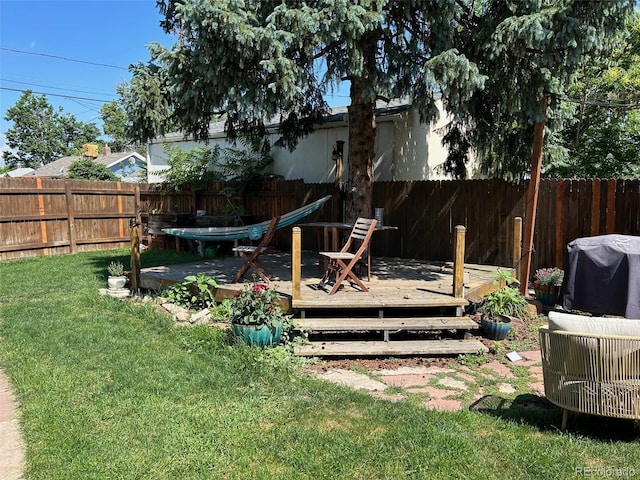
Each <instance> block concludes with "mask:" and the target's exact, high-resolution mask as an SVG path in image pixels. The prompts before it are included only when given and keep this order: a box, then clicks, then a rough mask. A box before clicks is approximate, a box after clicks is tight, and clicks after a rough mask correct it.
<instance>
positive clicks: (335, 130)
mask: <svg viewBox="0 0 640 480" xmlns="http://www.w3.org/2000/svg"><path fill="white" fill-rule="evenodd" d="M447 121H448V119H447V118H445V117H444V115H443V116H442V118H441V119H439V120H438V121H437V122H436V123H435V124H434V125H431V126H430V125H425V124H421V123H420V118H419V115H418V113H417V112H416V111H415V110H414V109H409V110H407V111H405V112H403V113H401V114H396V115H389V116H383V117H379V118H378V120H377V131H376V141H375V155H376V156H375V159H374V180H375V181H393V180H397V181H409V180H439V179H445V178H446V177H445V176H444V175H441V174H438V173H437V172H436V171H434V167H436V166H437V165H439V164H441V163H442V162H444V161H445V159H446V155H447V150H446V149H445V148H444V147H443V146H442V144H441V138H442V137H441V135H440V134H439V133H438V132H437V129H438V128H439V127H441V126H443V125H444V124H445V123H446V122H447ZM277 138H278V137H277V135H276V134H273V135H271V143H272V144H273V143H274V142H275V141H276V140H277ZM338 140H343V141H344V142H345V145H344V178H343V180H344V181H346V180H347V179H348V175H349V158H348V151H349V144H348V140H349V134H348V124H347V122H346V121H339V122H331V123H327V124H324V125H322V126H320V127H318V128H317V129H316V130H315V131H314V132H313V133H312V134H311V135H309V136H307V137H305V138H302V139H301V140H300V141H299V143H298V146H297V148H296V149H295V150H294V151H293V152H289V151H288V150H287V149H284V148H278V147H275V148H274V149H273V151H272V154H273V157H274V163H273V165H272V168H271V172H272V173H274V174H276V175H281V176H282V177H284V179H286V180H293V179H303V180H304V181H305V182H307V183H325V182H333V181H334V179H335V173H336V172H335V170H336V162H335V161H334V160H333V159H332V151H333V147H334V145H335V144H336V142H337V141H338ZM166 144H169V145H176V144H178V145H180V146H181V147H182V148H183V149H185V150H191V149H192V148H194V147H196V146H198V145H203V144H202V143H201V142H200V143H199V142H194V141H191V140H184V138H183V137H182V136H181V135H177V134H172V135H170V136H167V137H164V138H163V139H158V140H154V141H153V142H151V143H149V144H148V146H147V150H148V166H147V171H148V175H149V183H157V182H161V181H163V179H164V177H163V174H162V170H165V169H166V168H167V164H166V154H165V145H166ZM210 144H219V145H220V146H221V147H223V148H224V147H228V146H231V145H230V144H229V142H227V141H226V138H225V135H224V133H223V132H217V133H215V134H212V137H211V139H210Z"/></svg>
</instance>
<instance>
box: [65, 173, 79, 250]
mask: <svg viewBox="0 0 640 480" xmlns="http://www.w3.org/2000/svg"><path fill="white" fill-rule="evenodd" d="M64 195H65V200H66V204H67V205H66V206H67V222H68V224H69V250H70V252H71V253H75V252H76V249H77V247H76V219H75V214H74V209H73V192H72V191H71V183H69V181H65V182H64Z"/></svg>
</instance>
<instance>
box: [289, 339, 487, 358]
mask: <svg viewBox="0 0 640 480" xmlns="http://www.w3.org/2000/svg"><path fill="white" fill-rule="evenodd" d="M487 350H488V349H487V347H485V346H484V345H483V344H482V342H480V341H478V340H451V339H446V340H402V341H393V342H384V341H361V342H356V341H345V342H311V343H309V344H306V345H299V346H296V347H295V348H294V353H295V354H296V355H298V356H308V357H315V356H322V357H331V356H334V357H349V356H351V357H365V356H395V355H458V354H461V353H478V352H486V351H487Z"/></svg>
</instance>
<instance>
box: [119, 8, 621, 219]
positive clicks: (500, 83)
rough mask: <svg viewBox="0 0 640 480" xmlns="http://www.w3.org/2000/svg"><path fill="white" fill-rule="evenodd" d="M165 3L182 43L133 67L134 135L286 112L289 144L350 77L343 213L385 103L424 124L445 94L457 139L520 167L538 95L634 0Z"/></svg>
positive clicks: (358, 184) (557, 87) (359, 211)
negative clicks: (395, 102) (404, 103)
mask: <svg viewBox="0 0 640 480" xmlns="http://www.w3.org/2000/svg"><path fill="white" fill-rule="evenodd" d="M157 3H158V4H159V5H160V6H161V10H162V11H163V12H165V14H166V19H165V23H164V27H165V28H166V29H167V30H168V31H170V30H175V29H176V27H177V26H178V23H179V29H180V32H181V39H182V42H181V43H179V44H177V45H175V46H174V47H173V48H172V49H171V50H166V49H163V48H162V47H160V46H159V45H153V46H151V48H150V51H151V56H152V58H151V62H150V63H149V64H147V65H142V64H139V65H137V66H136V68H135V70H134V76H133V79H132V84H131V89H130V90H129V95H128V96H125V104H126V107H125V108H126V110H127V113H128V115H129V118H130V119H131V120H132V122H133V123H132V125H133V129H134V130H135V131H137V133H138V137H139V138H140V139H141V140H146V139H148V138H150V137H152V136H154V135H156V134H158V133H162V131H163V130H164V131H166V130H167V127H166V122H167V121H168V120H170V121H172V122H174V123H173V125H172V126H174V127H177V128H179V129H180V130H182V131H183V132H184V133H185V134H191V135H193V136H194V137H195V138H197V139H206V138H207V137H208V128H209V123H210V121H212V119H214V118H215V117H216V115H219V114H221V113H226V124H225V128H226V131H227V134H228V135H229V136H230V137H231V138H234V137H235V136H236V135H238V134H239V133H241V132H242V133H247V132H248V133H249V134H251V135H261V134H263V133H264V131H265V128H264V121H265V120H266V119H272V118H278V119H279V120H280V134H281V144H282V145H284V146H287V147H289V148H293V147H294V146H295V144H296V142H297V140H298V138H300V136H302V135H305V134H307V133H309V132H310V131H311V129H312V128H313V125H314V123H316V122H317V121H319V120H320V119H321V118H322V116H323V115H324V114H325V113H326V112H327V108H328V107H327V104H326V103H325V101H324V100H323V96H324V94H325V93H326V92H327V91H328V90H329V89H331V88H332V87H333V86H335V85H336V83H338V82H341V81H349V82H350V97H351V103H350V105H349V107H348V108H349V110H348V112H349V146H348V153H347V154H348V161H349V165H350V168H349V180H348V184H347V186H348V192H347V209H346V220H347V221H353V220H355V218H356V217H358V216H367V217H370V216H371V193H372V187H373V161H374V157H375V148H374V145H375V143H374V139H375V132H376V123H375V115H374V111H375V102H376V100H377V99H380V98H402V97H407V96H409V97H411V99H412V103H413V105H414V107H416V108H417V109H418V111H419V112H420V116H421V119H422V120H423V121H425V122H429V121H431V120H433V119H435V118H436V116H437V108H436V99H437V98H439V97H441V98H442V101H443V103H444V106H445V108H446V110H447V111H448V112H449V113H451V114H452V115H453V118H454V122H453V124H452V125H451V127H450V128H452V129H457V130H458V133H459V134H460V135H452V136H451V137H450V138H452V139H455V138H460V139H462V140H464V142H465V143H468V144H470V145H474V146H475V148H476V149H477V152H478V154H479V156H480V159H481V160H482V161H483V164H485V165H486V164H487V162H488V161H490V163H493V164H494V165H495V164H498V165H501V164H503V163H505V162H506V161H507V160H510V159H511V158H512V157H515V158H516V161H515V164H514V165H513V166H511V165H504V166H502V167H500V168H515V167H518V168H521V167H522V165H521V163H522V160H521V158H520V152H521V151H522V149H523V148H524V149H528V148H530V147H529V145H530V143H531V142H530V138H531V135H530V134H529V135H528V138H527V134H526V131H527V129H528V128H530V125H531V124H532V122H533V121H535V120H536V119H539V118H541V117H542V116H543V115H544V113H545V112H542V111H541V108H540V98H541V96H542V95H543V94H547V93H554V94H559V93H561V92H562V89H563V86H564V85H565V84H566V82H567V81H568V80H569V79H570V78H571V74H572V72H573V71H574V70H575V68H577V66H578V65H579V64H580V62H581V59H582V58H583V55H584V54H585V52H588V51H593V50H595V49H596V48H598V47H599V46H600V45H602V44H603V43H604V39H605V38H606V35H607V32H610V31H613V30H615V29H616V28H618V27H619V26H620V25H621V22H622V20H623V18H624V16H625V15H626V14H627V12H628V11H629V10H630V9H631V8H632V6H633V2H632V0H625V1H620V2H609V1H606V0H601V1H589V2H582V1H577V0H554V1H550V0H519V1H508V0H476V1H474V0H429V1H427V0H415V1H389V0H387V1H385V0H377V1H373V0H360V1H343V0H316V1H312V0H310V1H306V2H302V1H295V0H291V1H280V0H279V1H260V0H252V1H251V0H246V1H239V0H216V1H212V0H195V1H189V2H181V1H173V0H159V1H158V2H157ZM151 92H156V93H157V95H159V98H151V97H152V96H153V95H151ZM555 106H556V103H554V100H553V99H552V101H551V107H550V109H551V111H553V109H554V108H555ZM154 109H155V110H154ZM549 116H550V117H551V118H553V114H550V115H549ZM523 132H524V133H523ZM525 140H526V141H525ZM512 150H513V151H512ZM456 151H457V152H458V153H460V148H458V149H457V150H456ZM510 151H512V153H513V155H511V154H509V152H510ZM516 154H517V155H516ZM458 158H463V156H460V155H458Z"/></svg>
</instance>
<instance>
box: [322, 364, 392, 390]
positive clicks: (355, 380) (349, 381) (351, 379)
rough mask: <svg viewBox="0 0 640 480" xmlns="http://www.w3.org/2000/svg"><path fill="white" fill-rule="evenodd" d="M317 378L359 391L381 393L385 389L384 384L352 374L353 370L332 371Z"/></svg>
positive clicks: (359, 374)
mask: <svg viewBox="0 0 640 480" xmlns="http://www.w3.org/2000/svg"><path fill="white" fill-rule="evenodd" d="M317 376H318V378H322V379H324V380H329V381H330V382H333V383H337V384H339V385H348V386H350V387H353V388H358V389H361V390H369V391H373V390H381V391H383V390H385V389H386V388H387V386H386V385H385V384H384V383H382V382H378V381H377V380H373V379H372V378H369V377H368V376H367V375H364V374H362V373H357V372H354V371H353V370H343V369H332V370H329V371H327V372H325V373H321V374H319V375H317Z"/></svg>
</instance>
